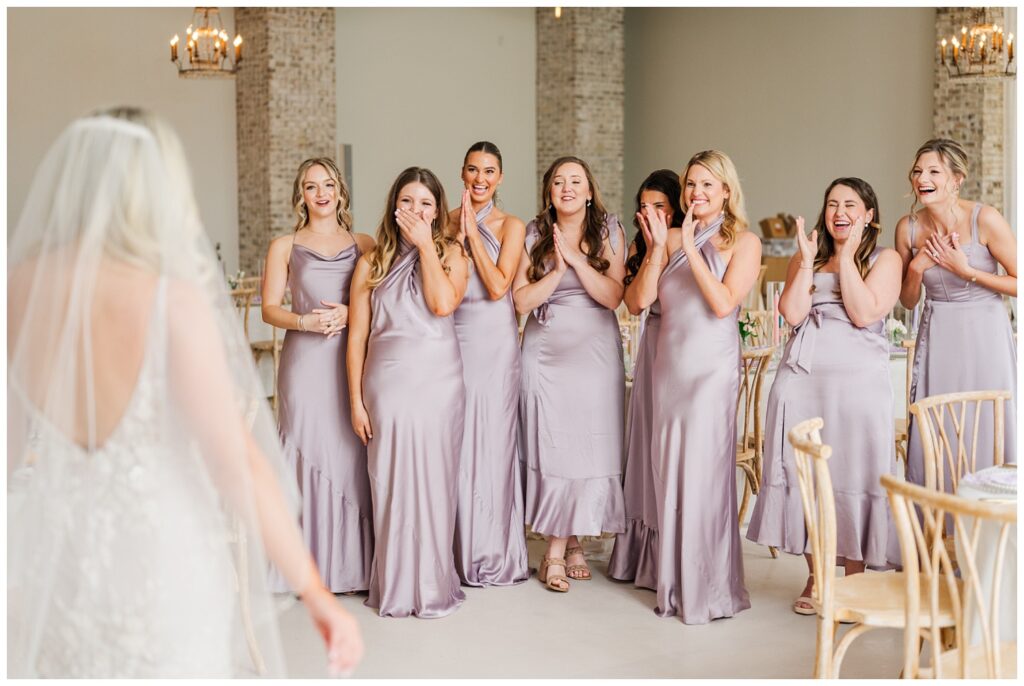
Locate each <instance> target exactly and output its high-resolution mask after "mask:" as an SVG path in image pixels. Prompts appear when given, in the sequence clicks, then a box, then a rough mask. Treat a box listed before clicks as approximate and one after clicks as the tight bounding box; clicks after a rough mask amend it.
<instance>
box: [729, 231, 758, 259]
mask: <svg viewBox="0 0 1024 686" xmlns="http://www.w3.org/2000/svg"><path fill="white" fill-rule="evenodd" d="M735 245H736V249H737V250H743V251H745V252H746V251H757V253H758V254H761V239H760V238H758V237H757V234H755V233H754V232H753V231H740V232H739V233H737V234H736V243H735Z"/></svg>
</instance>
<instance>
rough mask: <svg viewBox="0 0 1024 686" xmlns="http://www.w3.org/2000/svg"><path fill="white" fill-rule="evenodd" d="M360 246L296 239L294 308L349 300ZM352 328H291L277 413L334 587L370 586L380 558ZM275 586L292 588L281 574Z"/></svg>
mask: <svg viewBox="0 0 1024 686" xmlns="http://www.w3.org/2000/svg"><path fill="white" fill-rule="evenodd" d="M359 254H360V253H359V248H358V247H357V245H356V244H355V243H353V244H352V245H350V246H349V247H348V248H345V249H344V250H341V251H339V252H338V253H337V254H335V255H333V256H325V255H321V254H319V253H317V252H316V251H314V250H312V249H311V248H308V247H306V246H304V245H298V244H293V245H292V251H291V256H290V257H289V261H288V287H289V288H290V289H291V293H292V309H293V310H294V311H295V312H310V311H311V310H313V309H315V308H318V307H323V305H321V304H320V301H321V300H326V301H328V302H336V303H342V304H345V305H347V304H348V296H349V284H350V282H351V280H352V272H353V270H354V269H355V264H356V261H357V260H358V259H359ZM347 347H348V329H342V332H341V335H339V336H335V337H333V338H327V337H326V336H324V335H323V334H320V333H314V332H303V331H292V330H289V331H288V332H287V333H286V334H285V336H284V346H283V348H282V350H281V366H280V369H279V372H278V397H279V407H278V419H279V425H280V436H281V443H282V445H283V446H284V455H285V459H286V460H287V461H288V465H289V467H290V468H291V469H292V470H294V472H295V476H296V478H297V479H298V485H299V490H300V492H301V493H302V520H301V524H302V533H303V536H304V537H305V539H306V545H307V546H308V547H309V549H310V551H311V552H312V553H313V558H314V559H315V560H316V563H317V567H318V568H319V570H320V576H321V577H323V580H324V584H325V585H326V586H327V588H328V589H330V591H331V592H333V593H343V592H348V591H365V590H366V589H367V588H369V583H370V563H371V561H372V560H373V513H372V507H371V498H370V482H369V478H368V477H367V475H366V448H364V447H363V444H362V442H361V441H360V440H359V438H358V437H357V436H356V435H355V432H354V431H353V430H352V423H351V421H349V417H350V416H351V411H350V409H349V401H348V375H347V372H346V367H345V350H346V348H347ZM273 578H274V581H273V587H274V588H275V590H278V591H287V590H289V589H288V587H287V585H286V584H285V583H284V580H283V579H282V578H281V577H280V575H278V574H274V577H273Z"/></svg>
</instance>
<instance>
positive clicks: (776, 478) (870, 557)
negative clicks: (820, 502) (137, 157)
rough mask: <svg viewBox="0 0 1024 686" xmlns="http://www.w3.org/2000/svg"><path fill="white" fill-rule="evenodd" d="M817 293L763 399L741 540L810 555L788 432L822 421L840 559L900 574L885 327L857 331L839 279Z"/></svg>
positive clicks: (818, 282)
mask: <svg viewBox="0 0 1024 686" xmlns="http://www.w3.org/2000/svg"><path fill="white" fill-rule="evenodd" d="M877 252H881V251H880V250H878V251H876V253H877ZM814 287H815V290H814V293H813V295H812V296H811V310H810V312H809V313H808V315H807V318H806V319H804V321H803V322H802V323H801V324H800V325H799V326H798V327H796V328H795V329H794V332H793V336H792V337H791V338H790V339H789V342H788V343H787V344H786V349H785V351H784V353H783V357H782V363H781V364H780V365H779V369H778V371H777V372H776V375H775V381H774V383H773V384H772V389H771V392H770V393H769V394H768V409H767V413H766V417H765V439H764V475H763V477H762V485H761V492H760V493H759V494H758V496H757V500H756V502H755V503H754V510H753V512H752V513H751V515H750V524H749V525H748V526H747V538H748V539H750V540H751V541H754V542H755V543H760V544H761V545H770V546H775V547H776V548H778V549H780V550H784V551H785V552H787V553H793V554H795V555H802V554H803V553H805V552H810V548H809V546H808V541H807V531H806V528H805V525H804V512H803V506H802V504H801V499H800V486H799V482H798V480H797V475H796V463H795V462H794V457H793V447H792V446H791V445H790V443H789V431H790V430H791V429H792V428H793V427H794V426H795V425H797V424H799V423H800V422H802V421H804V420H806V419H811V418H812V417H821V418H823V419H824V421H825V425H824V427H823V428H822V430H821V439H822V441H823V442H824V443H827V444H828V445H830V446H832V457H831V458H830V459H829V461H828V467H829V473H830V474H831V476H832V490H833V491H834V494H835V495H834V497H835V504H836V555H837V557H838V558H839V562H841V561H842V560H844V559H848V560H855V561H862V562H864V563H865V564H866V565H867V566H868V567H871V568H874V569H886V568H887V567H888V566H889V565H890V563H891V564H899V561H900V547H899V541H898V540H897V538H896V530H895V528H894V525H893V520H892V513H891V511H890V509H889V501H888V497H887V496H886V493H885V489H884V488H882V485H881V483H880V481H879V480H880V479H881V478H882V475H883V474H896V451H895V448H894V444H893V410H892V407H893V395H892V381H891V379H890V375H889V344H888V342H887V340H886V338H885V321H884V320H883V319H880V320H878V321H877V322H875V323H873V324H871V325H870V326H867V327H864V328H859V327H856V326H854V325H853V323H852V322H851V321H850V317H849V316H848V315H847V313H846V308H845V307H844V306H843V298H842V295H841V294H839V293H837V292H836V291H837V290H838V289H839V275H838V274H827V273H821V272H818V273H816V274H815V275H814Z"/></svg>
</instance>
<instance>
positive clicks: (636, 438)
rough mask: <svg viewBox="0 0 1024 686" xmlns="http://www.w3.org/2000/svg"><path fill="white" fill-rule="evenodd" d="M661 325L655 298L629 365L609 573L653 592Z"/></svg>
mask: <svg viewBox="0 0 1024 686" xmlns="http://www.w3.org/2000/svg"><path fill="white" fill-rule="evenodd" d="M660 329H661V303H659V302H658V301H655V302H654V304H653V305H651V308H650V310H648V313H647V319H646V320H645V321H644V330H643V333H641V334H640V345H639V348H640V351H639V352H638V353H637V357H636V366H635V367H634V368H633V392H632V393H631V394H630V396H629V410H628V413H627V417H626V470H625V471H626V473H625V480H624V482H623V491H624V500H625V510H626V531H625V533H621V534H616V536H615V547H614V548H613V549H612V556H611V559H609V560H608V576H610V577H612V578H613V579H618V580H620V581H632V582H634V583H635V584H636V585H637V586H640V587H643V588H649V589H651V590H652V591H653V590H655V589H657V587H658V507H657V500H656V498H655V495H654V493H655V490H654V473H653V472H652V471H651V413H652V411H653V407H652V400H651V394H652V385H653V383H654V379H653V378H652V376H651V375H652V373H653V371H654V349H655V345H656V344H657V342H658V332H659V331H660Z"/></svg>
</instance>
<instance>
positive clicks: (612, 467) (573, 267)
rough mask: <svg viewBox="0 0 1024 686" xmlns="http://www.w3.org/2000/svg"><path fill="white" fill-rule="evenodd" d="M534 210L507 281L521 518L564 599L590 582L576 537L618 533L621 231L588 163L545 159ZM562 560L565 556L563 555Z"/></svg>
mask: <svg viewBox="0 0 1024 686" xmlns="http://www.w3.org/2000/svg"><path fill="white" fill-rule="evenodd" d="M541 206H542V207H543V209H542V210H541V213H540V215H538V217H537V218H536V219H534V220H533V221H531V222H530V224H529V225H528V226H527V227H526V246H525V250H524V252H523V256H522V259H521V260H520V262H519V269H518V272H517V273H516V278H515V282H514V283H513V286H512V287H513V298H514V301H515V305H516V310H517V311H518V312H520V313H522V314H526V313H527V312H529V313H530V317H529V319H528V320H527V322H526V329H525V331H524V332H523V386H522V391H521V393H520V405H519V416H520V422H521V444H520V445H521V446H522V451H523V458H524V461H525V462H526V522H527V523H528V524H530V525H531V526H532V527H533V530H534V531H536V532H537V533H539V534H542V535H544V536H547V537H548V549H547V552H546V553H545V554H544V559H543V560H542V561H541V565H540V569H539V572H538V578H539V580H540V581H541V583H544V584H545V585H546V586H547V587H548V588H549V589H550V590H553V591H559V592H563V593H564V592H566V591H568V590H569V580H570V579H572V580H573V581H584V580H587V579H590V578H591V574H590V569H589V567H587V563H586V559H585V558H584V556H583V548H582V546H580V543H579V539H578V538H577V536H584V535H590V536H596V535H599V534H601V533H602V532H604V531H608V532H612V533H621V532H622V531H623V530H624V529H625V519H624V515H623V505H622V484H621V481H620V476H621V473H622V403H623V394H624V390H625V370H624V369H623V362H622V339H621V338H620V336H619V326H618V321H617V319H616V317H615V312H614V310H615V308H616V307H618V305H619V303H620V302H621V301H622V279H623V276H624V274H625V271H626V265H625V260H624V259H623V257H624V255H625V252H626V251H625V238H624V235H623V231H622V226H621V225H620V224H619V221H618V219H616V218H615V216H614V215H612V214H609V213H608V212H607V211H606V210H605V208H604V205H603V203H602V202H601V195H600V193H599V192H598V189H597V184H596V183H595V181H594V177H593V175H592V174H591V172H590V168H589V167H588V166H587V164H586V163H585V162H584V161H583V160H581V159H579V158H577V157H561V158H559V159H557V160H555V161H554V162H553V163H552V164H551V166H550V167H549V168H548V170H547V172H545V174H544V181H543V191H542V193H541ZM566 557H568V559H566Z"/></svg>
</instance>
